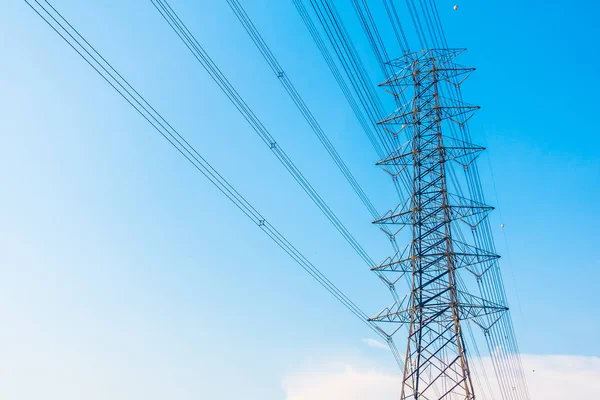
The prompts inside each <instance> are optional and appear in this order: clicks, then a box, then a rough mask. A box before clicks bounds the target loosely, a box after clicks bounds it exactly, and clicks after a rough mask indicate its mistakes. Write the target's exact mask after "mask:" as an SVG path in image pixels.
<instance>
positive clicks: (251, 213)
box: [24, 0, 389, 341]
mask: <svg viewBox="0 0 600 400" xmlns="http://www.w3.org/2000/svg"><path fill="white" fill-rule="evenodd" d="M24 1H25V3H27V4H28V5H29V6H30V7H31V8H32V9H33V10H34V11H35V12H36V13H37V14H38V16H40V17H41V18H42V19H43V20H44V21H45V22H46V23H47V24H48V25H49V26H50V27H51V28H52V29H53V30H54V31H55V32H56V33H57V34H58V35H59V36H60V37H61V38H62V39H63V40H64V41H65V42H66V43H67V44H69V46H71V48H73V50H75V52H77V54H79V56H80V57H82V58H83V59H84V60H85V61H86V62H87V63H88V64H89V65H90V66H91V67H92V68H93V69H94V70H95V71H96V72H97V73H98V74H99V75H100V76H101V77H102V78H103V79H104V80H105V81H106V82H107V83H108V84H109V85H110V86H111V87H112V88H113V89H115V90H116V91H117V93H119V94H120V95H121V96H122V97H123V98H124V99H125V100H126V101H127V102H128V103H129V104H130V105H131V106H132V107H133V108H134V109H135V110H136V111H137V112H138V113H139V114H140V115H141V116H142V117H143V118H144V119H145V120H146V121H147V122H148V123H149V124H150V125H151V126H152V127H153V128H154V129H155V130H156V131H157V132H158V133H160V134H161V135H162V136H163V137H164V138H165V139H166V140H167V141H168V142H169V143H170V144H171V145H172V146H173V147H175V148H176V150H177V151H178V152H179V153H180V154H181V155H183V156H184V157H185V158H186V159H187V160H188V161H189V162H190V163H191V164H192V165H193V166H194V167H195V168H196V169H197V170H198V171H199V172H201V173H202V174H203V175H204V176H205V177H206V178H207V179H208V180H209V181H210V182H211V183H212V184H213V185H214V186H216V187H217V189H219V191H221V193H223V194H224V195H225V196H226V197H227V198H228V199H229V200H230V201H231V202H232V203H233V204H234V205H235V206H236V207H237V208H239V209H240V211H242V212H243V213H244V214H245V215H246V216H247V217H248V218H249V219H250V220H252V221H253V222H254V223H255V224H256V225H257V226H258V227H259V228H260V229H261V230H262V231H263V232H264V233H265V234H266V235H267V236H268V237H269V238H270V239H271V240H273V241H274V242H275V243H276V244H277V245H278V246H279V247H280V248H281V249H282V250H284V251H285V252H286V253H287V254H288V255H289V256H290V257H291V258H292V259H293V260H294V261H295V262H296V263H298V264H299V265H300V266H301V267H302V268H303V269H304V270H305V271H306V272H307V273H308V274H309V275H310V276H311V277H312V278H314V279H315V280H316V281H317V282H318V283H319V284H320V285H321V286H323V287H324V288H325V289H326V290H327V291H328V292H329V293H330V294H331V295H333V296H334V297H335V298H336V299H337V300H338V301H339V302H340V303H341V304H342V305H343V306H344V307H346V308H347V309H348V310H349V311H350V312H351V313H352V314H354V315H355V316H356V317H357V318H359V319H360V320H361V322H363V323H364V324H366V325H367V326H368V327H369V328H370V329H372V330H373V331H374V332H375V334H377V335H378V336H379V337H381V338H382V339H384V340H386V341H388V340H389V338H388V336H387V335H386V334H385V333H384V332H383V331H382V330H381V329H380V328H379V327H378V326H377V325H376V324H375V323H374V322H372V321H369V320H368V316H367V314H366V313H364V312H363V311H362V310H361V309H360V308H359V307H358V306H357V305H356V304H355V303H354V302H353V301H352V300H350V299H349V298H348V297H347V296H346V295H345V294H344V293H343V292H342V291H341V290H340V289H339V288H338V287H337V286H335V285H334V284H333V283H332V282H331V281H330V280H329V279H328V278H327V277H326V276H325V275H324V274H323V273H322V272H321V271H320V270H319V269H318V268H317V267H315V266H314V265H313V264H312V263H311V262H310V261H309V260H308V259H307V258H306V257H305V256H304V255H303V254H302V253H301V252H300V251H299V250H298V249H297V248H296V247H295V246H294V245H293V244H291V243H290V242H289V241H288V240H287V239H286V238H285V237H284V236H283V235H282V234H281V233H280V232H279V231H278V230H277V229H276V228H275V227H274V226H273V225H271V224H270V223H269V222H268V221H267V220H266V219H265V218H264V217H263V216H262V214H260V213H259V212H258V211H257V210H256V209H255V208H254V207H253V206H252V204H250V203H249V202H248V200H246V198H244V197H243V196H242V195H241V194H240V193H239V192H238V191H237V190H236V189H235V188H234V187H233V186H232V185H231V184H230V183H229V182H228V181H227V180H226V179H225V178H224V177H223V176H221V175H220V174H219V172H218V171H216V170H215V169H214V168H213V167H212V165H211V164H210V163H209V162H208V161H207V160H206V159H205V158H203V157H202V156H201V155H200V154H199V153H198V151H197V150H196V149H195V148H194V147H193V146H191V145H190V144H189V143H188V142H187V141H186V140H185V138H184V137H183V136H182V135H180V134H179V132H178V131H177V130H176V129H175V128H173V126H172V125H170V124H169V123H168V122H167V121H166V120H165V119H164V118H163V117H162V116H161V115H160V114H159V113H158V112H157V111H156V110H155V109H154V108H153V107H152V106H151V105H150V104H149V103H148V102H147V101H146V100H145V99H144V97H142V95H140V94H139V92H138V91H136V90H135V89H134V88H133V87H132V86H131V85H130V84H129V83H128V82H127V80H125V78H123V76H122V75H120V74H119V73H118V72H117V71H116V70H115V69H114V68H113V67H112V65H111V64H110V63H109V62H108V61H107V60H106V59H105V58H104V57H103V56H102V55H100V53H98V52H97V51H96V49H95V48H94V47H93V46H92V45H91V44H90V43H89V42H88V41H87V40H86V39H85V38H84V37H83V36H82V35H81V34H80V33H79V32H78V31H77V30H76V29H75V28H74V27H73V26H72V25H71V24H70V23H69V22H68V21H67V20H66V19H65V18H64V17H63V16H62V15H61V14H60V13H59V12H58V11H57V10H56V9H55V8H54V7H53V6H52V5H51V4H50V3H49V2H48V1H47V0H43V1H41V2H40V1H38V0H24ZM42 3H45V4H42Z"/></svg>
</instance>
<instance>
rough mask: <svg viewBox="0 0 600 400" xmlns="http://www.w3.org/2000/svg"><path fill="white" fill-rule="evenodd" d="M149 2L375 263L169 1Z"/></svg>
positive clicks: (348, 237)
mask: <svg viewBox="0 0 600 400" xmlns="http://www.w3.org/2000/svg"><path fill="white" fill-rule="evenodd" d="M151 1H152V4H154V6H155V7H156V9H157V10H158V12H159V13H160V14H161V15H162V17H163V18H164V19H165V21H166V22H167V23H168V24H169V26H170V27H171V28H172V29H173V31H175V33H176V34H177V36H178V37H179V38H180V39H181V41H182V42H183V43H184V44H185V46H186V47H187V48H188V49H189V50H190V52H191V53H192V54H193V56H194V57H195V58H196V60H198V62H199V63H200V64H201V65H202V66H203V67H204V69H205V70H206V71H207V72H208V73H209V75H210V76H211V78H212V79H213V80H214V81H215V82H216V83H217V85H218V86H219V87H220V88H221V90H222V91H223V92H224V93H225V95H226V96H227V97H228V98H229V100H231V102H232V103H233V104H234V106H235V107H236V108H237V110H238V111H239V112H240V113H241V114H242V116H243V117H244V118H245V119H246V121H248V123H249V124H250V126H251V127H252V129H253V130H254V131H255V132H256V133H257V134H258V135H259V137H260V138H261V139H262V141H263V142H264V143H265V144H266V145H267V146H268V147H269V149H270V150H271V151H272V152H273V154H274V155H275V157H277V159H278V160H279V161H280V162H281V164H282V165H283V166H284V167H285V169H286V170H287V171H288V172H289V173H290V174H291V175H292V177H293V178H294V180H295V181H296V182H297V183H298V184H299V185H300V187H301V188H302V189H303V190H304V191H305V192H306V194H307V195H308V196H309V197H310V198H311V200H312V201H313V202H314V203H315V204H316V205H317V207H319V209H320V210H321V211H322V212H323V214H325V216H326V217H327V219H328V220H329V221H330V222H331V223H332V224H333V226H334V227H335V228H336V229H337V230H338V232H339V233H340V234H341V235H342V236H343V237H344V239H345V240H346V241H347V242H348V243H349V244H350V246H352V248H353V249H354V251H356V253H357V254H358V255H359V256H360V257H361V258H362V259H363V261H364V262H365V263H366V264H367V265H369V267H371V266H373V265H375V263H374V261H373V259H372V258H371V257H370V256H369V255H368V253H367V252H366V250H365V249H364V248H363V247H362V246H361V245H360V243H358V241H357V240H356V239H355V238H354V236H353V235H352V234H351V233H350V232H349V231H348V229H347V228H346V226H345V225H344V224H343V223H342V222H341V221H340V219H339V218H338V217H337V215H336V214H335V213H334V212H333V211H332V210H331V209H330V207H329V206H328V205H327V203H326V202H325V201H324V200H323V198H322V197H321V196H320V195H319V194H318V193H317V191H316V190H315V189H314V187H313V186H312V185H311V184H310V182H309V181H308V180H307V179H306V177H305V176H304V175H303V174H302V172H301V171H300V170H299V169H298V167H297V166H296V165H295V164H294V162H293V161H292V160H291V159H290V158H289V156H288V155H287V154H286V153H285V151H284V150H283V149H282V148H281V146H280V145H279V144H278V143H277V141H276V140H275V138H274V137H273V136H272V135H271V133H270V132H269V131H268V130H267V128H266V127H265V126H264V125H263V123H262V122H261V121H260V119H259V118H258V117H257V116H256V114H255V113H254V112H253V111H252V110H251V109H250V107H249V106H248V104H247V103H246V102H245V101H244V99H243V98H242V97H241V96H240V95H239V93H238V92H237V91H236V90H235V88H234V87H233V85H232V84H231V83H230V82H229V80H228V79H227V78H226V77H225V75H224V74H223V73H222V71H221V70H220V69H219V68H218V66H217V65H216V64H215V63H214V61H213V60H212V59H211V58H210V56H209V55H208V53H207V52H206V51H205V50H204V48H203V47H202V46H201V45H200V43H199V42H198V40H197V39H196V38H195V36H194V35H193V34H192V33H191V32H190V31H189V29H188V28H187V27H186V26H185V24H184V23H183V22H182V21H181V19H180V18H179V16H178V15H177V14H176V13H175V11H174V10H173V9H172V8H171V6H170V5H169V3H168V2H166V1H165V0H151Z"/></svg>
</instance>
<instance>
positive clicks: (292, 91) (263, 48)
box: [227, 0, 379, 218]
mask: <svg viewBox="0 0 600 400" xmlns="http://www.w3.org/2000/svg"><path fill="white" fill-rule="evenodd" d="M227 3H229V6H230V7H231V9H232V10H233V12H234V13H235V15H236V17H237V18H238V19H239V21H240V23H241V24H242V26H243V27H244V29H245V30H246V32H247V33H248V35H249V36H250V38H251V39H252V42H253V43H254V44H255V45H256V47H257V48H258V50H259V51H260V53H261V54H262V56H263V57H264V59H265V60H266V61H267V63H268V65H269V67H270V68H271V70H272V71H273V73H274V75H275V76H276V77H277V79H278V80H279V82H281V84H282V86H283V87H284V88H285V90H286V92H287V93H288V95H289V96H290V98H291V99H292V101H293V102H294V104H295V105H296V107H297V108H298V110H299V111H300V112H301V114H302V116H303V117H304V119H305V120H306V122H307V123H308V124H309V126H310V127H311V129H312V130H313V132H314V133H315V135H317V137H318V139H319V140H320V142H321V144H322V145H323V147H325V149H326V150H327V152H328V153H329V155H330V156H331V158H332V159H333V161H334V162H335V163H336V165H337V166H338V168H339V169H340V171H341V172H342V174H343V175H344V177H345V178H346V180H347V181H348V183H349V184H350V186H352V189H353V190H354V191H355V192H356V194H357V195H358V197H359V198H360V200H361V201H362V202H363V204H364V205H365V207H366V208H367V209H368V210H369V212H370V213H371V216H372V217H373V218H378V217H379V213H378V212H377V210H376V209H375V207H374V206H373V203H372V202H371V200H370V199H369V197H368V196H367V195H366V193H365V192H364V190H363V189H362V187H361V186H360V185H359V184H358V182H357V181H356V178H355V177H354V175H353V174H352V173H351V172H350V170H349V168H348V166H347V165H346V163H345V162H344V161H343V159H342V158H341V157H340V155H339V153H338V152H337V150H336V149H335V147H334V145H333V144H332V143H331V141H330V140H329V138H328V137H327V135H326V134H325V132H324V131H323V128H321V125H320V124H319V123H318V122H317V120H316V118H315V117H314V115H313V114H312V112H311V111H310V109H309V108H308V106H307V105H306V103H305V102H304V100H303V99H302V96H301V95H300V93H298V90H297V89H296V87H295V86H294V85H293V83H292V81H291V80H290V78H289V77H288V75H287V74H286V73H285V71H284V69H283V67H282V66H281V64H280V63H279V61H278V60H277V58H276V57H275V55H274V54H273V52H272V51H271V49H270V48H269V46H268V45H267V43H266V42H265V40H264V38H263V37H262V35H261V34H260V32H259V31H258V29H257V28H256V25H255V24H254V23H253V22H252V19H251V18H250V16H249V15H248V13H247V12H246V10H245V9H244V7H243V6H242V4H241V3H240V2H239V1H238V0H227Z"/></svg>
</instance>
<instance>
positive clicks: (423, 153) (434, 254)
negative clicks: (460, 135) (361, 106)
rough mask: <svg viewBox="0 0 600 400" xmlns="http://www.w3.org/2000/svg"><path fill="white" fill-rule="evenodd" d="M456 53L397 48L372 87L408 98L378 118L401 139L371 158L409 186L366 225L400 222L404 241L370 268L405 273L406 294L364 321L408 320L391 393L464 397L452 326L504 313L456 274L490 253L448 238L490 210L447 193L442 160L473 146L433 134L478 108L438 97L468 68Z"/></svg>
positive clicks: (473, 152) (466, 387)
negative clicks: (399, 52) (384, 76)
mask: <svg viewBox="0 0 600 400" xmlns="http://www.w3.org/2000/svg"><path fill="white" fill-rule="evenodd" d="M461 52H462V50H459V49H457V50H453V49H448V50H429V51H426V52H423V53H411V54H407V55H405V56H404V57H402V58H400V59H398V60H395V61H393V62H391V63H390V64H391V65H392V67H394V68H395V69H397V72H396V73H395V74H394V76H392V77H390V78H389V79H388V80H387V81H386V82H384V83H382V84H381V86H391V87H392V90H391V92H392V93H394V94H395V96H396V97H397V96H398V93H404V92H406V91H408V90H412V94H413V96H412V100H411V101H409V102H408V103H407V104H405V105H403V106H401V107H400V108H398V109H397V110H396V111H395V112H394V113H392V114H391V115H389V116H388V117H387V118H386V119H384V120H383V121H381V122H380V123H381V124H385V126H386V128H387V130H388V131H390V132H392V133H393V134H395V135H400V134H401V133H402V134H406V136H407V138H408V141H407V142H406V144H404V145H402V146H400V147H399V148H398V149H396V150H395V151H394V152H393V153H392V154H390V155H389V156H388V157H387V158H386V159H384V160H382V161H380V162H379V163H378V164H380V165H394V166H396V167H398V168H399V169H400V170H402V171H403V174H404V176H405V179H407V180H410V182H412V194H411V197H410V198H409V199H407V201H406V202H405V203H404V204H401V205H399V206H398V207H396V208H395V209H394V210H392V211H389V212H388V213H386V214H385V215H384V216H382V217H381V218H380V219H378V220H376V221H375V223H377V224H397V225H403V226H405V225H410V226H411V228H412V234H411V236H412V238H411V239H412V240H411V242H410V243H409V245H408V246H407V247H406V249H405V250H404V251H402V252H398V253H397V254H396V255H394V256H393V257H391V258H389V259H387V260H386V261H385V262H384V263H382V264H381V265H379V266H376V267H374V268H373V269H374V270H376V271H377V272H378V273H395V274H398V273H401V274H406V276H407V277H410V278H409V279H408V283H409V285H410V295H409V296H407V298H405V299H403V300H399V301H397V302H396V303H394V304H393V305H392V306H390V307H387V308H385V309H384V310H383V311H382V312H381V313H380V314H378V315H377V316H376V317H374V318H372V320H374V321H378V322H390V323H400V324H405V325H407V326H408V344H407V349H406V359H405V366H404V375H403V382H402V395H401V399H461V400H462V399H464V400H471V399H474V398H475V394H474V388H473V384H472V382H471V375H470V371H469V363H468V359H467V355H466V351H465V346H464V340H463V333H462V329H461V323H462V321H463V320H466V319H475V322H476V323H478V324H480V325H481V326H485V327H489V326H490V324H493V323H495V321H497V318H498V317H495V316H493V314H501V313H502V312H503V311H505V310H506V308H505V307H503V306H501V305H496V304H493V303H491V302H489V301H487V300H484V299H482V298H479V297H476V296H473V295H471V294H469V293H468V292H467V291H466V289H465V288H464V285H463V284H462V283H461V281H460V277H459V276H458V274H457V270H458V269H460V268H468V269H469V270H470V271H471V272H473V273H474V274H475V275H477V274H478V273H479V272H481V270H482V268H485V266H486V265H489V264H490V263H491V262H494V260H495V259H497V258H498V256H496V255H494V254H490V253H487V252H485V251H482V250H480V249H477V248H475V247H473V246H470V245H468V244H466V243H463V242H459V241H457V240H455V239H454V238H453V234H454V232H456V231H457V229H458V228H457V226H456V224H459V223H466V224H467V225H468V226H470V227H471V229H473V230H474V229H476V227H477V225H478V224H479V223H480V222H481V221H482V220H483V219H484V218H485V217H486V216H487V214H488V213H489V212H490V211H491V210H492V207H489V206H486V205H483V204H479V203H476V202H474V201H472V200H468V199H466V198H463V197H460V196H458V195H455V194H452V193H450V192H449V191H448V177H447V168H448V167H449V166H448V163H449V162H451V161H453V162H458V163H459V164H461V165H463V167H465V168H467V167H468V165H469V164H470V163H471V162H472V161H473V160H474V159H475V158H476V157H477V155H478V154H479V152H480V151H482V150H483V148H481V147H478V146H474V145H471V144H469V143H465V142H462V141H460V140H458V139H456V138H452V137H450V136H446V135H445V134H444V133H443V132H442V131H443V126H444V124H445V123H448V122H450V123H458V124H464V123H465V122H466V120H468V119H469V118H470V116H471V115H472V114H473V113H474V112H475V111H476V110H477V109H478V108H479V107H476V106H471V105H467V104H463V103H459V102H457V101H456V100H450V99H446V98H444V97H442V96H441V95H440V85H439V84H440V83H441V82H442V81H444V80H446V81H449V82H456V80H457V79H462V78H463V77H464V78H466V77H467V76H468V75H469V74H470V72H471V71H473V69H472V68H464V67H461V66H458V65H456V64H454V61H453V60H454V58H455V57H456V56H457V55H458V54H460V53H461ZM463 80H464V79H463ZM461 82H462V81H461ZM397 331H398V329H396V330H395V331H394V332H393V333H392V335H393V334H394V333H396V332H397Z"/></svg>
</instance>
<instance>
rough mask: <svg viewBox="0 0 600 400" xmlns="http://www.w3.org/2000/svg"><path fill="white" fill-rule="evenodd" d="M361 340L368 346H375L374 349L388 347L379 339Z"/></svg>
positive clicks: (385, 348)
mask: <svg viewBox="0 0 600 400" xmlns="http://www.w3.org/2000/svg"><path fill="white" fill-rule="evenodd" d="M362 341H363V343H365V344H366V345H367V346H369V347H375V348H376V349H384V350H389V347H388V346H387V345H386V344H385V343H381V342H380V341H379V340H375V339H363V340H362Z"/></svg>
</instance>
